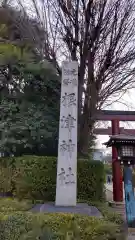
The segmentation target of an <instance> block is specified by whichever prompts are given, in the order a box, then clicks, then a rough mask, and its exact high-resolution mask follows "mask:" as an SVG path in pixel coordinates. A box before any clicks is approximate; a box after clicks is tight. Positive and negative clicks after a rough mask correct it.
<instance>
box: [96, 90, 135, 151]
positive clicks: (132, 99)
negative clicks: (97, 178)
mask: <svg viewBox="0 0 135 240" xmlns="http://www.w3.org/2000/svg"><path fill="white" fill-rule="evenodd" d="M106 109H107V108H106ZM109 110H125V111H126V110H130V111H135V89H132V90H129V91H128V92H127V93H125V95H124V96H123V98H122V99H121V103H118V102H115V103H112V105H111V106H110V107H109ZM106 125H107V127H108V126H111V123H110V122H107V123H106V122H104V123H101V127H106ZM120 127H125V128H134V129H135V122H120ZM108 139H109V136H104V135H103V136H101V135H97V141H96V143H97V148H104V149H105V146H103V145H102V144H103V143H104V142H106V141H107V140H108Z"/></svg>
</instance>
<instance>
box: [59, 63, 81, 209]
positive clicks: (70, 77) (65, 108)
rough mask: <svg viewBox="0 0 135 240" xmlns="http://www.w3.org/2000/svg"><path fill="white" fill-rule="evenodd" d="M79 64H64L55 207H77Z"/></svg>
mask: <svg viewBox="0 0 135 240" xmlns="http://www.w3.org/2000/svg"><path fill="white" fill-rule="evenodd" d="M77 108H78V63H77V62H76V61H71V62H63V64H62V83H61V101H60V121H59V144H58V160H57V186H56V202H55V204H56V206H76V198H77Z"/></svg>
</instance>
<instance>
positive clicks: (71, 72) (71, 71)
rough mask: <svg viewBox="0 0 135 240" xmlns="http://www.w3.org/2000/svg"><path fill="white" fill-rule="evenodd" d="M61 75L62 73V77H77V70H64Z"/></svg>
mask: <svg viewBox="0 0 135 240" xmlns="http://www.w3.org/2000/svg"><path fill="white" fill-rule="evenodd" d="M63 73H64V75H67V76H68V75H72V76H77V75H78V73H77V70H76V69H75V68H73V69H66V68H64V69H63Z"/></svg>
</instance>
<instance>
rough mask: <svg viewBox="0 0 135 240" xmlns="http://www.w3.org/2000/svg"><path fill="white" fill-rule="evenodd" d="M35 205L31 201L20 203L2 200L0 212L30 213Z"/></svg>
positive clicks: (9, 199)
mask: <svg viewBox="0 0 135 240" xmlns="http://www.w3.org/2000/svg"><path fill="white" fill-rule="evenodd" d="M32 206H33V204H32V202H31V201H29V200H23V201H19V200H17V199H15V198H14V199H13V198H0V212H1V213H3V212H14V211H16V212H17V211H22V212H23V211H28V210H30V209H31V208H32Z"/></svg>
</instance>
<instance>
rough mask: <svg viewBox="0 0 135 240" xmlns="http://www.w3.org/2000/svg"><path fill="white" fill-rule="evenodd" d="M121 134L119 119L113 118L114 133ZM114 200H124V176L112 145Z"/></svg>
mask: <svg viewBox="0 0 135 240" xmlns="http://www.w3.org/2000/svg"><path fill="white" fill-rule="evenodd" d="M117 134H120V127H119V120H112V135H117ZM112 171H113V201H115V202H122V201H123V181H122V180H123V177H122V170H121V166H120V161H118V154H117V150H116V148H115V147H112Z"/></svg>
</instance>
